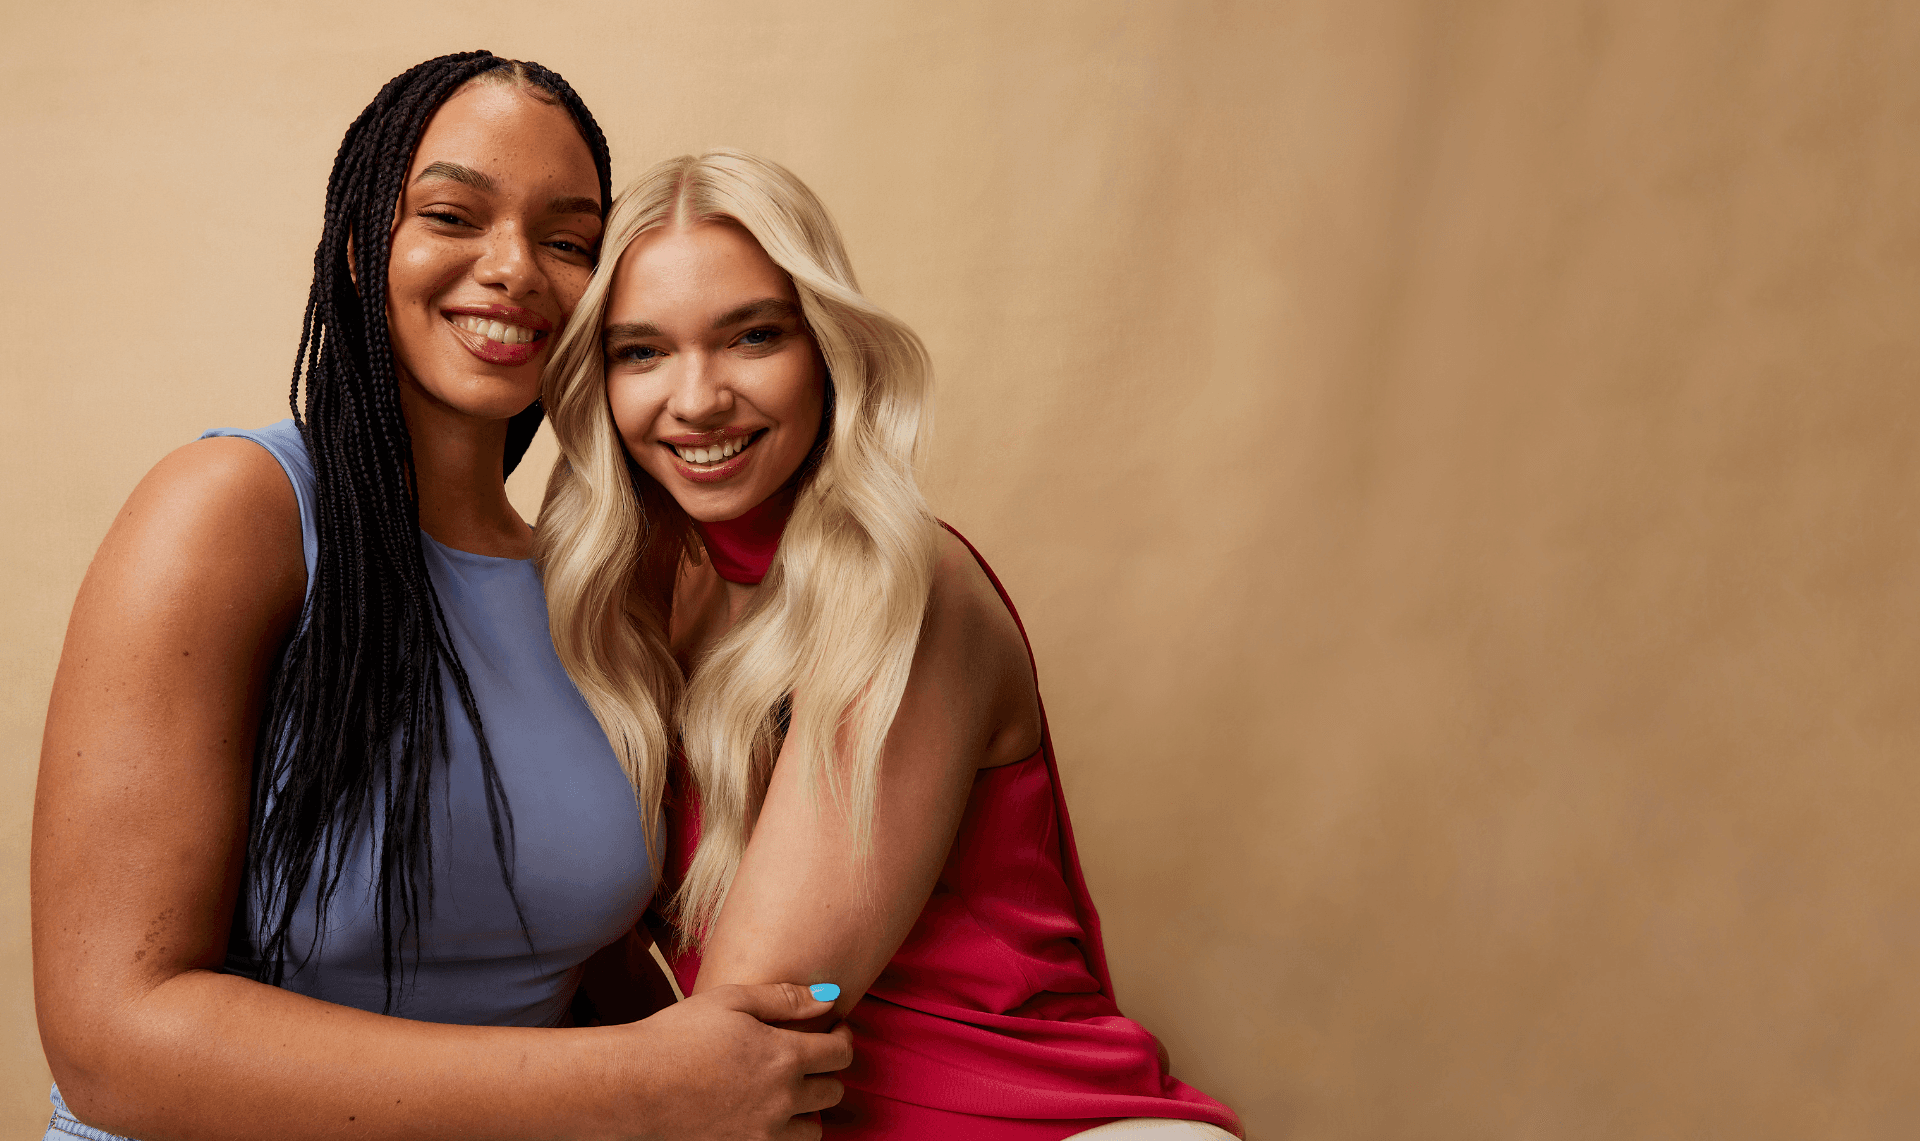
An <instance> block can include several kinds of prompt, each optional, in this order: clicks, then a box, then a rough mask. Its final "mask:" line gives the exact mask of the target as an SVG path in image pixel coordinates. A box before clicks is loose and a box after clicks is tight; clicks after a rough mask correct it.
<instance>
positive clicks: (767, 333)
mask: <svg viewBox="0 0 1920 1141" xmlns="http://www.w3.org/2000/svg"><path fill="white" fill-rule="evenodd" d="M779 336H780V330H778V329H748V330H747V331H746V332H744V333H742V334H740V343H741V344H743V345H766V344H771V343H773V341H774V340H775V338H777V337H779Z"/></svg>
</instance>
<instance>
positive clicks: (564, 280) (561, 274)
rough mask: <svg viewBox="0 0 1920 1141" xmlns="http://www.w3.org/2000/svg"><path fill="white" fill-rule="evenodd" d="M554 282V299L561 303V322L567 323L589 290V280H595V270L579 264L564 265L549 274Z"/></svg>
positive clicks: (549, 277)
mask: <svg viewBox="0 0 1920 1141" xmlns="http://www.w3.org/2000/svg"><path fill="white" fill-rule="evenodd" d="M547 280H549V281H551V282H552V283H553V299H554V300H555V301H556V302H558V303H559V305H560V323H561V325H563V326H564V325H565V324H566V323H567V322H568V321H571V320H572V319H573V311H574V310H575V309H577V308H578V307H579V305H580V298H581V297H583V296H585V294H586V292H587V282H589V281H591V280H593V271H592V270H590V269H582V268H581V267H579V266H577V265H563V266H561V267H560V268H558V269H556V270H554V271H552V272H551V273H549V274H548V275H547Z"/></svg>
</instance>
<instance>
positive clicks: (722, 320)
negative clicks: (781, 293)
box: [713, 297, 800, 329]
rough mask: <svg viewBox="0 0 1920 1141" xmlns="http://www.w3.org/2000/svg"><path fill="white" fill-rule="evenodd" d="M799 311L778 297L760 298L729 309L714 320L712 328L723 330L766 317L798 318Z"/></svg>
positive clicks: (789, 302)
mask: <svg viewBox="0 0 1920 1141" xmlns="http://www.w3.org/2000/svg"><path fill="white" fill-rule="evenodd" d="M799 315H800V310H799V308H798V307H797V306H795V305H794V303H793V302H791V301H783V300H781V299H780V298H778V297H762V298H761V299H760V300H758V301H749V302H747V303H746V304H745V305H742V306H740V307H739V308H738V309H730V310H728V311H727V312H725V313H722V314H720V316H718V317H716V318H714V322H713V327H714V328H716V329H724V328H726V327H727V326H728V325H738V324H740V323H741V322H742V321H758V320H761V319H762V318H766V317H775V318H781V317H798V316H799Z"/></svg>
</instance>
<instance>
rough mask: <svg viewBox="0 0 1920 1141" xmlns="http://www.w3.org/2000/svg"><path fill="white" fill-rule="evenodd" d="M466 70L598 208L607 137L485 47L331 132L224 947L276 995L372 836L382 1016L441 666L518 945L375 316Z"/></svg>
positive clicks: (389, 1003) (409, 905)
mask: <svg viewBox="0 0 1920 1141" xmlns="http://www.w3.org/2000/svg"><path fill="white" fill-rule="evenodd" d="M495 72H498V73H501V74H499V75H497V76H489V73H495ZM481 76H489V79H490V80H491V81H499V82H505V83H509V84H512V85H515V86H517V87H520V88H522V89H525V90H526V91H527V92H528V93H529V94H531V95H534V96H535V97H538V98H541V99H542V100H543V101H546V102H558V103H559V104H560V105H562V106H564V107H565V108H566V109H567V110H568V111H569V112H571V113H572V115H573V120H574V123H575V124H576V125H577V126H578V127H579V128H580V134H581V136H582V137H583V138H584V139H585V141H586V144H587V149H588V150H589V151H591V152H592V154H593V163H594V168H595V170H596V171H597V172H598V174H599V176H600V201H601V204H602V209H603V210H604V209H605V205H606V204H607V203H608V202H610V201H611V200H612V164H611V161H610V159H609V157H608V153H607V142H606V137H605V136H604V135H602V134H601V132H600V128H599V126H598V125H597V124H595V122H594V120H593V116H592V115H591V114H590V113H589V112H588V111H587V108H586V106H585V104H583V103H582V102H581V101H580V97H579V96H577V95H575V94H574V91H573V88H571V87H569V86H568V85H567V82H566V81H565V80H564V79H561V78H560V76H558V75H556V74H555V73H553V72H551V71H549V70H547V69H546V68H544V67H541V66H540V65H538V64H534V63H522V62H518V61H514V60H508V59H502V58H500V57H498V56H495V55H493V54H492V53H490V52H484V51H477V52H462V53H459V54H456V55H444V56H441V57H439V58H438V59H432V60H428V61H427V62H425V63H423V64H420V65H418V66H417V67H413V68H410V69H409V70H407V71H406V72H404V73H402V74H401V75H399V76H398V77H396V78H394V79H393V80H391V81H390V82H389V83H388V84H387V85H386V86H385V87H383V88H381V89H380V94H379V95H377V96H375V97H374V100H373V102H372V103H371V104H369V105H368V106H367V109H366V110H365V111H362V112H361V113H360V117H359V118H357V119H355V120H354V121H353V125H352V126H351V127H348V128H347V134H346V138H345V139H343V140H342V141H341V143H340V152H339V154H338V155H336V156H335V158H334V163H333V173H332V175H331V176H330V177H329V178H328V180H327V209H326V220H325V223H324V225H323V227H322V229H321V233H320V246H319V249H318V250H317V251H316V252H315V254H314V259H313V287H312V290H311V291H310V292H309V294H308V297H307V312H306V317H305V320H304V321H303V322H302V323H301V328H300V349H299V352H298V353H297V354H296V355H295V358H294V368H293V384H292V390H291V392H290V394H289V398H288V399H289V403H291V404H292V405H293V408H294V420H295V422H296V423H297V424H298V425H299V426H300V434H301V437H302V438H303V439H304V441H305V442H306V447H307V453H308V455H310V456H311V457H312V459H313V470H314V476H315V479H316V481H317V485H318V486H317V491H316V516H317V522H318V532H319V535H318V538H319V548H320V550H319V558H318V561H317V562H316V564H315V566H314V570H313V581H312V582H311V583H310V584H309V585H308V596H307V604H306V607H305V610H304V612H303V614H302V616H301V621H300V624H299V628H298V630H297V631H296V632H295V634H294V635H293V638H292V641H291V642H290V644H289V645H288V648H287V651H286V656H285V659H284V661H283V664H282V667H281V669H280V670H279V672H278V673H277V675H276V676H275V677H274V679H273V682H272V685H271V689H270V691H269V694H268V699H267V708H266V714H265V717H264V719H263V721H262V729H261V735H260V742H259V753H258V758H257V763H256V764H255V766H254V784H253V793H252V797H253V803H252V812H251V824H250V828H249V835H248V844H247V860H248V873H249V874H248V877H247V882H249V883H251V884H252V885H253V890H252V892H251V895H250V897H249V898H247V899H244V900H243V901H242V903H243V906H242V907H241V908H240V909H239V917H238V918H237V920H236V923H237V927H236V931H235V934H236V936H240V935H241V934H242V931H244V932H245V935H246V938H247V942H248V943H249V944H250V945H251V946H252V947H253V948H256V949H257V953H256V955H255V956H254V958H255V961H256V962H257V963H258V967H257V972H256V977H258V978H260V979H261V980H262V981H264V982H269V983H274V984H279V983H280V982H282V981H283V979H284V978H285V973H286V969H287V967H286V964H287V962H288V960H289V959H290V958H293V957H295V954H296V951H298V954H299V956H300V957H301V958H302V959H303V960H304V958H305V956H307V955H310V954H311V952H312V947H311V946H309V947H307V948H305V949H296V948H295V947H294V946H293V945H292V944H293V941H294V939H293V925H294V920H295V917H296V915H297V913H298V910H299V904H300V901H301V899H302V897H303V894H304V893H305V892H307V891H308V890H310V889H312V890H314V892H315V898H316V900H317V904H316V908H317V913H316V916H315V919H316V926H315V936H314V938H315V939H316V940H317V939H319V938H320V935H319V932H323V931H325V930H326V915H327V908H328V904H329V902H330V901H331V900H332V898H333V895H334V893H335V891H336V890H337V889H338V887H339V884H340V878H341V874H342V872H343V871H344V870H345V868H346V867H347V865H348V859H349V852H350V846H351V845H352V843H353V841H354V840H355V838H356V837H357V836H358V834H359V830H360V829H361V828H362V827H365V828H369V829H372V830H373V840H374V844H375V851H376V852H377V855H378V865H379V870H378V879H377V883H376V885H375V896H374V898H375V911H376V915H377V918H378V921H379V925H380V936H381V941H382V944H383V953H382V967H383V970H384V973H385V977H386V1009H387V1010H389V1011H390V1010H392V1009H393V1004H394V1001H395V996H396V993H397V987H396V966H397V965H398V964H399V963H400V962H401V961H402V954H403V951H404V949H405V948H406V946H407V945H408V941H409V939H410V938H411V941H412V946H413V951H414V954H413V959H414V961H415V963H416V964H417V962H418V939H419V931H420V924H421V920H422V918H423V916H424V915H425V913H426V911H427V910H428V909H430V908H431V906H432V903H433V856H432V828H431V818H432V812H431V810H430V793H431V789H432V785H433V772H434V769H435V767H436V764H437V762H440V761H442V759H443V758H444V757H445V756H446V755H447V720H446V718H447V711H446V709H445V707H444V698H443V691H442V681H441V678H442V673H443V671H444V673H445V674H446V675H447V676H448V677H450V679H451V680H452V683H453V688H454V690H455V691H456V693H457V694H458V697H459V702H460V707H461V710H462V711H463V712H464V713H465V714H466V717H467V720H468V721H469V722H470V723H471V724H472V726H473V731H474V736H475V737H476V738H477V739H478V741H479V745H480V771H481V780H482V784H483V786H484V788H485V790H486V802H487V821H488V824H489V826H490V827H491V828H492V831H493V847H494V854H495V855H496V857H497V858H498V859H499V861H500V873H501V876H502V877H503V879H504V880H505V882H506V887H507V892H508V896H509V898H510V899H512V901H513V906H514V910H515V914H516V916H517V917H518V919H519V922H520V929H521V932H522V934H523V935H526V937H527V944H528V947H529V948H530V949H531V948H532V946H533V939H532V934H531V932H530V931H529V930H528V927H527V922H526V915H525V912H524V911H523V910H522V909H521V906H520V900H519V896H518V895H517V894H516V893H515V892H514V887H513V856H512V851H513V815H512V812H511V810H510V808H509V807H508V805H507V803H506V798H505V790H504V787H503V786H502V784H501V782H500V776H499V772H498V770H497V769H496V768H495V765H494V760H493V754H492V751H491V750H490V749H489V748H488V746H487V737H486V733H485V731H484V729H483V728H482V726H481V720H480V709H479V707H478V705H477V704H476V703H475V701H474V697H473V689H472V686H471V685H470V684H469V682H468V679H467V672H466V670H465V668H464V667H463V666H462V665H461V663H460V658H459V655H458V653H457V652H456V651H455V650H454V647H453V644H452V642H451V641H450V640H449V637H448V634H447V625H446V619H445V616H444V615H443V614H442V613H441V610H440V603H439V599H438V597H437V596H436V595H435V593H434V589H433V583H432V581H431V580H430V579H429V578H428V577H427V567H426V561H425V558H424V556H423V555H422V553H421V548H420V504H419V500H418V497H417V496H416V494H415V491H414V487H415V483H414V478H415V476H414V466H413V448H412V443H411V439H410V437H409V436H408V433H407V423H406V419H405V417H404V416H402V415H401V409H400V393H399V384H398V378H397V377H396V375H395V370H394V357H393V345H392V343H391V337H390V335H389V330H388V327H387V319H386V304H387V259H388V255H389V242H390V239H391V229H392V226H393V218H394V210H395V205H396V203H397V202H398V201H399V198H400V193H401V190H402V183H403V182H404V180H405V178H406V175H407V170H408V168H409V167H410V165H411V164H412V161H413V155H414V151H415V148H416V147H418V145H419V142H420V137H421V135H422V134H423V133H425V131H426V128H427V122H428V120H430V119H431V118H432V117H433V114H434V112H435V111H437V110H438V109H439V108H440V105H441V104H442V103H444V102H446V100H447V99H448V98H449V97H450V96H452V95H453V93H454V92H455V91H457V90H459V89H460V88H461V86H463V85H464V84H466V83H468V82H469V81H471V80H474V79H476V78H479V77H481ZM349 259H351V266H350V265H349ZM303 377H304V380H305V390H306V407H305V410H304V414H303V413H302V409H301V407H300V394H301V388H302V378H303ZM540 418H541V408H540V405H539V403H538V402H536V403H534V404H533V405H532V406H531V407H529V408H528V409H526V410H525V411H523V412H521V413H520V414H519V415H517V416H515V417H514V418H513V420H512V421H511V424H510V426H509V428H508V432H507V445H506V455H505V468H506V470H507V471H512V470H513V468H514V466H515V465H516V464H517V463H518V462H519V460H520V457H521V456H522V455H524V454H525V452H526V449H527V445H528V444H529V443H530V442H531V441H532V439H533V434H534V432H535V431H536V430H537V429H538V428H539V426H540ZM240 923H244V924H246V925H247V926H246V927H245V928H241V927H239V926H238V924H240ZM401 982H402V984H404V979H402V980H401Z"/></svg>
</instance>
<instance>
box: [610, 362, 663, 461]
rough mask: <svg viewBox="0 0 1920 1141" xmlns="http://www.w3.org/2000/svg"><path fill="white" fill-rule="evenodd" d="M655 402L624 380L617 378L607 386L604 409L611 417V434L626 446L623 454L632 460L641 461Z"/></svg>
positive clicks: (638, 385) (630, 381)
mask: <svg viewBox="0 0 1920 1141" xmlns="http://www.w3.org/2000/svg"><path fill="white" fill-rule="evenodd" d="M658 405H659V402H658V401H657V400H653V399H651V395H650V394H649V393H648V392H647V390H646V386H645V385H642V384H638V383H635V381H634V380H633V379H632V378H630V377H628V378H618V379H613V380H609V381H608V382H607V408H608V410H609V411H611V412H612V413H613V428H614V431H616V432H618V433H620V438H621V439H622V440H623V441H625V442H626V445H627V450H628V451H629V452H632V453H633V454H634V458H635V459H639V458H641V456H642V454H643V446H644V444H645V442H646V436H647V432H648V430H649V429H651V428H652V427H653V418H654V415H655V413H656V411H657V408H658Z"/></svg>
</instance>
